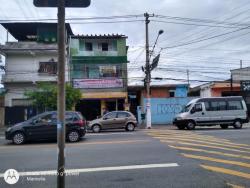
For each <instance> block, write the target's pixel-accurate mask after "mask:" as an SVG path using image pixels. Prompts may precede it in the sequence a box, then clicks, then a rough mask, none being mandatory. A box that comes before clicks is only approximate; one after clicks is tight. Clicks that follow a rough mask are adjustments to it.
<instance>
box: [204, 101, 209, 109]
mask: <svg viewBox="0 0 250 188" xmlns="http://www.w3.org/2000/svg"><path fill="white" fill-rule="evenodd" d="M204 104H205V109H206V111H209V110H210V103H209V102H204Z"/></svg>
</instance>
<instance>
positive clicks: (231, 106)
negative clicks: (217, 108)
mask: <svg viewBox="0 0 250 188" xmlns="http://www.w3.org/2000/svg"><path fill="white" fill-rule="evenodd" d="M242 109H243V107H242V103H241V101H228V110H242Z"/></svg>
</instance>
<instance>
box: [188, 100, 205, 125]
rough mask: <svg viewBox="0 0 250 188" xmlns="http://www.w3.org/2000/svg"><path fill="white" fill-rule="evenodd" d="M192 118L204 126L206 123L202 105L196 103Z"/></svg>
mask: <svg viewBox="0 0 250 188" xmlns="http://www.w3.org/2000/svg"><path fill="white" fill-rule="evenodd" d="M191 117H192V119H193V120H195V121H196V123H197V124H202V123H204V121H205V119H204V118H205V113H204V110H203V105H202V103H196V104H195V105H194V106H193V107H192V109H191Z"/></svg>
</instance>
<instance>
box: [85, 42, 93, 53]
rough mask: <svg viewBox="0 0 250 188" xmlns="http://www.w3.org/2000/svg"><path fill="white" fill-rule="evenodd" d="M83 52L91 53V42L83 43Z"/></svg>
mask: <svg viewBox="0 0 250 188" xmlns="http://www.w3.org/2000/svg"><path fill="white" fill-rule="evenodd" d="M85 50H86V51H93V44H92V43H91V42H86V43H85Z"/></svg>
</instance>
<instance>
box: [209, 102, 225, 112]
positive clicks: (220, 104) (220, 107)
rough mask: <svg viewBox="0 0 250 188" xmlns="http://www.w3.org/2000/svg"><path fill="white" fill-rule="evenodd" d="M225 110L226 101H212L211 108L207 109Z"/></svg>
mask: <svg viewBox="0 0 250 188" xmlns="http://www.w3.org/2000/svg"><path fill="white" fill-rule="evenodd" d="M222 110H227V103H226V101H212V102H211V108H210V110H209V111H222Z"/></svg>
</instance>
